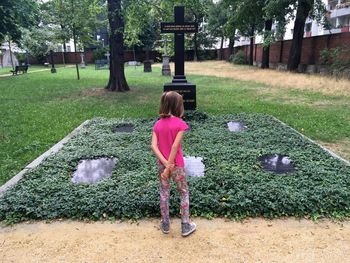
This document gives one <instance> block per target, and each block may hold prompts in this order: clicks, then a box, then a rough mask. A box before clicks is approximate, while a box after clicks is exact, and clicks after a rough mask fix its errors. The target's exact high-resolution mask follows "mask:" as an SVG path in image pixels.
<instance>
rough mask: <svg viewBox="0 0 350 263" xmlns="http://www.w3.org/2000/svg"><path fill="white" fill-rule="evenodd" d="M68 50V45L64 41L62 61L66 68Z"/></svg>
mask: <svg viewBox="0 0 350 263" xmlns="http://www.w3.org/2000/svg"><path fill="white" fill-rule="evenodd" d="M66 50H67V47H66V43H65V40H64V39H63V52H62V60H63V66H64V67H65V66H66Z"/></svg>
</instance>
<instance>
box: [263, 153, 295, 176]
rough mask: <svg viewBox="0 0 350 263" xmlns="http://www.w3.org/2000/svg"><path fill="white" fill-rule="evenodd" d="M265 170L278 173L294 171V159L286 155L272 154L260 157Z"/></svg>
mask: <svg viewBox="0 0 350 263" xmlns="http://www.w3.org/2000/svg"><path fill="white" fill-rule="evenodd" d="M259 159H260V162H261V165H262V168H263V170H265V171H267V172H274V173H277V174H283V173H290V172H293V171H294V165H293V162H292V160H291V159H290V158H289V157H288V156H286V155H280V154H270V155H264V156H262V157H260V158H259Z"/></svg>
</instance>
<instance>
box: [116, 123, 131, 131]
mask: <svg viewBox="0 0 350 263" xmlns="http://www.w3.org/2000/svg"><path fill="white" fill-rule="evenodd" d="M133 131H134V125H132V124H131V123H121V124H117V125H116V126H114V127H113V128H112V132H114V133H119V132H122V133H131V132H133Z"/></svg>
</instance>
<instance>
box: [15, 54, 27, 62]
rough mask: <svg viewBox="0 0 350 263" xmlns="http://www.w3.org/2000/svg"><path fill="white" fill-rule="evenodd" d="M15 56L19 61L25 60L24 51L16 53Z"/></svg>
mask: <svg viewBox="0 0 350 263" xmlns="http://www.w3.org/2000/svg"><path fill="white" fill-rule="evenodd" d="M16 58H17V60H18V62H19V63H24V62H26V54H25V53H16Z"/></svg>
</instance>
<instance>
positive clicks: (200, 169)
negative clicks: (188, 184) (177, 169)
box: [184, 156, 205, 177]
mask: <svg viewBox="0 0 350 263" xmlns="http://www.w3.org/2000/svg"><path fill="white" fill-rule="evenodd" d="M184 161H185V173H186V175H187V176H190V177H202V176H204V169H205V166H204V163H203V158H201V157H193V156H186V157H184Z"/></svg>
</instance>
